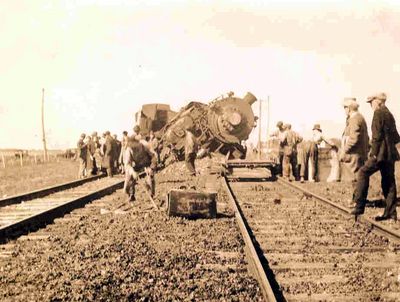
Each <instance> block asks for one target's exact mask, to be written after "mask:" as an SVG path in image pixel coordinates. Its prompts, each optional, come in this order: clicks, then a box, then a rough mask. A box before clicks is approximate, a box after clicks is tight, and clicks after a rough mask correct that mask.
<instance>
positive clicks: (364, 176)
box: [351, 93, 400, 221]
mask: <svg viewBox="0 0 400 302" xmlns="http://www.w3.org/2000/svg"><path fill="white" fill-rule="evenodd" d="M367 102H368V103H370V104H371V107H372V110H373V111H374V116H373V118H372V125H371V128H372V139H371V151H370V153H369V158H368V160H367V161H366V162H365V164H364V165H363V166H362V167H361V169H360V170H359V172H358V178H357V187H356V189H355V191H354V199H355V201H356V202H357V204H356V207H355V209H354V210H353V211H352V212H351V213H352V214H354V215H361V214H363V213H364V209H365V204H366V199H367V196H368V187H369V178H370V176H371V175H372V174H374V173H375V172H377V171H378V170H379V171H380V173H381V177H382V180H381V186H382V192H383V195H384V197H385V202H386V207H385V211H384V213H383V215H382V216H377V217H375V220H376V221H380V220H387V219H394V220H397V212H396V202H397V191H396V180H395V162H396V161H397V160H399V159H400V155H399V152H398V151H397V149H396V144H397V143H399V142H400V136H399V133H398V132H397V129H396V121H395V119H394V117H393V115H392V113H391V112H390V111H389V109H388V108H387V107H386V105H385V103H386V94H385V93H378V94H375V95H372V96H370V97H369V98H368V100H367Z"/></svg>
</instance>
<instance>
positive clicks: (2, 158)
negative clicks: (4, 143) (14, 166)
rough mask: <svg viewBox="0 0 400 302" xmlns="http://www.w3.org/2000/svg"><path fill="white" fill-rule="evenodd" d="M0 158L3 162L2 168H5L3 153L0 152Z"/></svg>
mask: <svg viewBox="0 0 400 302" xmlns="http://www.w3.org/2000/svg"><path fill="white" fill-rule="evenodd" d="M1 160H2V162H3V168H4V169H5V168H6V161H5V159H4V154H3V153H1Z"/></svg>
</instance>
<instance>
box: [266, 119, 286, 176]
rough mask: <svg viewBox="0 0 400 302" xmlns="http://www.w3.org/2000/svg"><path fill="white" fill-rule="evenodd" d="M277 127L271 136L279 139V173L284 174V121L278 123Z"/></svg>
mask: <svg viewBox="0 0 400 302" xmlns="http://www.w3.org/2000/svg"><path fill="white" fill-rule="evenodd" d="M276 127H277V128H278V129H277V130H276V131H275V132H273V133H272V134H271V135H270V136H271V137H275V138H277V139H278V140H279V151H278V159H279V171H278V174H279V175H280V176H282V172H283V141H284V140H285V130H286V129H285V127H284V125H283V122H282V121H279V122H278V123H276Z"/></svg>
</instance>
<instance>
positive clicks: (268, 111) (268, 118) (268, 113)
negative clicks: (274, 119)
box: [267, 96, 270, 140]
mask: <svg viewBox="0 0 400 302" xmlns="http://www.w3.org/2000/svg"><path fill="white" fill-rule="evenodd" d="M267 106H268V107H267V140H268V138H269V120H270V110H269V96H268V99H267Z"/></svg>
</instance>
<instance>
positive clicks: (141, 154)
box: [123, 137, 157, 201]
mask: <svg viewBox="0 0 400 302" xmlns="http://www.w3.org/2000/svg"><path fill="white" fill-rule="evenodd" d="M123 162H124V166H125V167H124V168H125V183H124V192H125V193H126V194H127V195H128V200H129V201H135V200H136V199H135V186H136V182H137V179H138V177H139V173H140V172H143V171H144V172H145V173H146V180H145V183H146V189H147V190H148V191H149V193H150V196H151V198H153V197H154V194H155V180H154V173H155V170H156V168H157V157H156V155H155V154H154V152H152V151H151V150H150V149H149V148H148V147H147V146H145V145H143V144H142V143H140V142H139V141H138V140H137V139H135V138H133V137H130V138H129V141H128V145H127V147H126V149H125V151H124V155H123Z"/></svg>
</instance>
